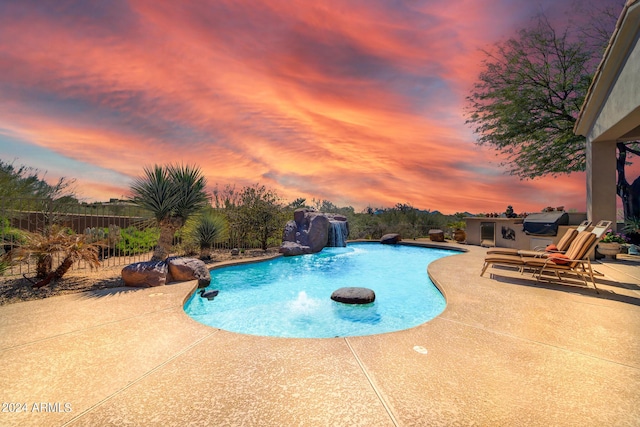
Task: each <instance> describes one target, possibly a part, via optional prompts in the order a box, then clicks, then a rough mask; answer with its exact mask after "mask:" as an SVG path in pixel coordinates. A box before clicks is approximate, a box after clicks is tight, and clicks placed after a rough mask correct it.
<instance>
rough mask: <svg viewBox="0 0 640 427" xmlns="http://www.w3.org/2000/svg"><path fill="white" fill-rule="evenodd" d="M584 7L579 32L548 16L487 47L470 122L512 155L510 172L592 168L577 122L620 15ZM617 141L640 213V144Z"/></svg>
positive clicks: (627, 198)
mask: <svg viewBox="0 0 640 427" xmlns="http://www.w3.org/2000/svg"><path fill="white" fill-rule="evenodd" d="M622 3H623V2H621V6H622ZM585 12H586V15H587V16H589V17H590V19H588V22H587V24H585V25H583V26H582V27H580V28H577V30H578V32H579V35H578V36H574V35H572V34H571V32H570V28H569V27H567V28H565V29H564V30H563V31H562V32H560V33H558V32H556V30H555V29H554V28H553V27H552V25H551V24H550V23H549V21H548V20H547V19H545V18H544V16H543V17H540V18H539V19H538V22H537V25H536V26H534V27H533V28H530V29H523V30H520V31H519V32H518V34H517V36H516V37H514V38H511V39H509V40H507V41H506V42H501V43H498V44H496V45H495V49H494V50H493V51H491V52H490V51H485V52H484V53H485V54H486V59H485V60H484V61H483V69H482V71H481V73H480V75H479V81H478V82H476V83H475V85H474V87H473V90H472V92H471V95H470V96H468V97H467V101H468V103H469V104H468V107H467V124H470V125H471V126H472V128H473V130H474V132H475V133H476V134H477V135H478V139H477V143H478V144H479V145H486V146H490V147H492V148H494V149H495V150H497V151H498V152H500V153H501V154H502V155H504V156H505V158H506V161H505V162H504V163H503V166H507V167H508V168H509V173H510V174H511V175H516V176H518V177H520V178H522V179H533V178H537V177H540V176H544V175H552V176H557V175H559V174H564V173H571V172H576V171H583V170H584V169H585V165H586V144H585V139H584V137H582V136H580V135H575V134H574V133H573V128H574V125H575V122H576V120H577V117H578V113H579V111H580V108H581V106H582V104H583V102H584V99H585V96H586V94H587V91H588V89H589V85H590V83H591V80H592V77H593V72H595V69H596V65H597V63H598V62H599V61H600V59H601V57H602V53H603V52H604V49H605V47H606V46H607V43H608V41H609V37H610V34H611V32H612V30H613V28H614V26H615V22H616V19H617V14H616V13H615V11H614V10H613V9H612V7H611V6H609V7H607V6H605V7H600V8H599V9H597V10H595V9H591V10H589V11H585ZM617 148H618V159H617V160H618V168H617V171H618V186H617V193H618V195H619V196H620V197H621V198H622V201H623V205H624V207H625V218H629V217H636V216H640V206H637V205H638V203H639V202H633V200H640V188H638V187H640V181H639V182H638V183H637V184H635V183H634V184H633V185H629V184H628V183H627V181H626V178H625V173H624V166H625V164H626V163H627V153H628V152H629V153H634V154H637V153H638V144H637V143H636V142H624V143H622V142H621V143H618V145H617ZM634 185H635V187H634ZM634 203H635V204H634ZM634 206H635V207H634Z"/></svg>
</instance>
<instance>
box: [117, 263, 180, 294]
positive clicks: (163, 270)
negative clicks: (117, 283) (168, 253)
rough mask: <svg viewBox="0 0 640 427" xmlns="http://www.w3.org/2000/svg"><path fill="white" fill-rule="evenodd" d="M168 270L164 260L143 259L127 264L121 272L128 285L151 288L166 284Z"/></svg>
mask: <svg viewBox="0 0 640 427" xmlns="http://www.w3.org/2000/svg"><path fill="white" fill-rule="evenodd" d="M168 272H169V268H168V266H167V263H165V262H164V261H143V262H136V263H133V264H129V265H127V266H126V267H124V268H123V269H122V272H121V274H122V280H123V281H124V284H125V285H126V286H133V287H141V288H149V287H153V286H161V285H164V284H166V283H167V274H168Z"/></svg>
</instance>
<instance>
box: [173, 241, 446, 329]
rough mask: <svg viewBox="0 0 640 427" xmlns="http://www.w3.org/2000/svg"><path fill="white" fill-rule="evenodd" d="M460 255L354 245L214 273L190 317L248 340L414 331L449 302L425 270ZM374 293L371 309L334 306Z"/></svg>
mask: <svg viewBox="0 0 640 427" xmlns="http://www.w3.org/2000/svg"><path fill="white" fill-rule="evenodd" d="M455 253H456V252H454V251H449V250H441V249H432V248H420V247H413V246H401V245H393V246H391V245H381V244H375V243H350V244H349V245H348V246H347V247H346V248H325V249H323V250H322V252H320V253H317V254H313V255H303V256H295V257H281V258H276V259H273V260H269V261H263V262H259V263H255V264H245V265H237V266H229V267H224V268H220V269H216V270H212V271H211V279H212V280H211V284H210V285H209V287H208V288H207V289H218V290H219V291H220V293H219V294H218V296H217V297H215V298H214V299H213V300H211V301H209V300H207V299H206V298H202V297H201V296H200V295H199V293H198V292H196V293H194V295H192V296H191V298H190V299H189V300H188V301H187V302H186V303H185V306H184V310H185V312H186V313H187V314H188V315H189V316H191V317H192V318H193V319H195V320H197V321H198V322H201V323H204V324H206V325H209V326H213V327H215V328H220V329H224V330H227V331H231V332H239V333H244V334H250V335H262V336H278V337H297V338H327V337H345V336H358V335H372V334H379V333H383V332H391V331H397V330H401V329H408V328H411V327H414V326H417V325H420V324H422V323H424V322H426V321H428V320H430V319H433V318H434V317H436V316H438V315H439V314H440V313H442V311H443V310H444V308H445V305H446V303H445V300H444V297H443V296H442V294H441V293H440V291H439V290H438V289H437V288H436V287H435V286H434V285H433V283H432V282H431V280H430V279H429V276H428V275H427V265H428V264H429V263H430V262H432V261H434V260H436V259H438V258H442V257H445V256H448V255H453V254H455ZM349 286H356V287H365V288H370V289H372V290H373V291H374V292H375V294H376V299H375V301H374V302H373V303H371V304H364V305H349V304H342V303H338V302H335V301H332V300H331V298H330V297H331V294H332V292H333V291H334V290H336V289H338V288H342V287H349Z"/></svg>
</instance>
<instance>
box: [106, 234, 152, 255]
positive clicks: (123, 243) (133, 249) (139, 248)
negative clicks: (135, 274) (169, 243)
mask: <svg viewBox="0 0 640 427" xmlns="http://www.w3.org/2000/svg"><path fill="white" fill-rule="evenodd" d="M159 237H160V229H159V228H157V227H148V228H143V229H139V228H136V227H127V228H123V229H121V230H120V240H119V241H118V242H117V243H116V245H115V246H116V250H117V253H118V254H119V255H137V254H141V253H145V252H149V251H152V250H153V248H154V247H155V246H156V245H157V244H158V238H159Z"/></svg>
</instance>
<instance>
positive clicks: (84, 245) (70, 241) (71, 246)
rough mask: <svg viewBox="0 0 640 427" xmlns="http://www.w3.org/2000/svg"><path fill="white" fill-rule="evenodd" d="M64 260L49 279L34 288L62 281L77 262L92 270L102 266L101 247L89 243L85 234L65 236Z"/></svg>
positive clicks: (50, 274)
mask: <svg viewBox="0 0 640 427" xmlns="http://www.w3.org/2000/svg"><path fill="white" fill-rule="evenodd" d="M62 247H63V249H62V250H63V252H64V254H65V255H64V259H63V260H62V263H60V265H59V266H58V268H56V269H55V270H54V271H52V272H51V273H49V274H48V275H47V277H45V278H44V279H43V280H40V281H39V282H38V283H36V284H34V285H33V287H34V288H41V287H43V286H46V285H48V284H49V283H50V282H51V281H52V280H53V281H55V280H58V279H61V278H62V276H64V275H65V274H66V273H67V271H69V269H70V268H71V266H72V265H73V264H74V263H75V262H76V261H85V262H87V263H89V266H90V267H91V268H94V267H99V266H100V259H99V256H98V254H99V246H98V245H97V244H96V243H90V242H87V236H86V235H84V234H71V235H66V236H64V241H63V244H62Z"/></svg>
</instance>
